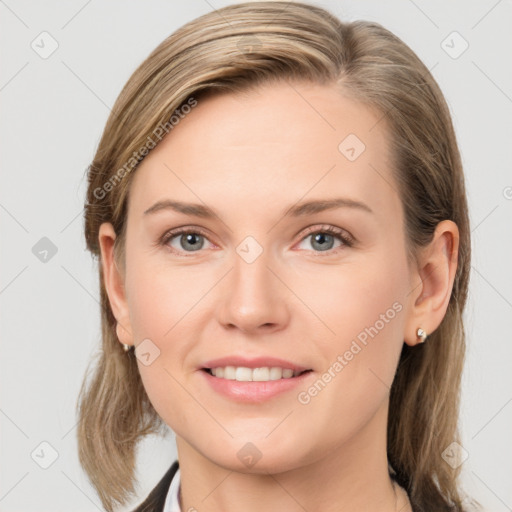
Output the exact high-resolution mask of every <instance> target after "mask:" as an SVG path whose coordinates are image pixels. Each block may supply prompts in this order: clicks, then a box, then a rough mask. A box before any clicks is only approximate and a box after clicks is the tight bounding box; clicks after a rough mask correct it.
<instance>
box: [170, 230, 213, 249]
mask: <svg viewBox="0 0 512 512" xmlns="http://www.w3.org/2000/svg"><path fill="white" fill-rule="evenodd" d="M205 240H208V239H207V237H206V234H205V233H203V232H202V231H201V230H199V229H197V228H194V229H191V228H187V229H185V228H179V229H175V230H172V231H168V232H167V233H166V234H165V235H164V236H163V237H162V240H161V242H160V243H161V244H162V245H165V246H167V247H169V248H170V249H171V250H172V251H173V252H176V253H180V252H188V253H190V252H198V251H200V250H201V249H203V247H204V246H205ZM209 243H211V242H209ZM212 245H213V244H212Z"/></svg>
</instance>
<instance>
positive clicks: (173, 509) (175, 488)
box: [163, 468, 181, 512]
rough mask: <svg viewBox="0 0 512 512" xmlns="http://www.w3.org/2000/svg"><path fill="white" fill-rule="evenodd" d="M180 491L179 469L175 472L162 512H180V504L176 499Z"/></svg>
mask: <svg viewBox="0 0 512 512" xmlns="http://www.w3.org/2000/svg"><path fill="white" fill-rule="evenodd" d="M179 490H180V469H179V468H178V469H177V470H176V473H175V474H174V477H173V479H172V482H171V485H170V486H169V491H168V492H167V497H166V498H165V505H164V510H163V512H181V508H180V502H179V499H178V493H179Z"/></svg>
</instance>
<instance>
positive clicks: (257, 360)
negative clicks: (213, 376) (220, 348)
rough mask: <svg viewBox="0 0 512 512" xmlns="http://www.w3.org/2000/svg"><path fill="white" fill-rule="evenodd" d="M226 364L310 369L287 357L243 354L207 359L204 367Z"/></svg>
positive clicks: (217, 366) (223, 365)
mask: <svg viewBox="0 0 512 512" xmlns="http://www.w3.org/2000/svg"><path fill="white" fill-rule="evenodd" d="M225 366H237V367H240V366H243V367H245V368H263V367H269V368H272V367H278V368H290V369H291V370H293V371H299V372H303V371H305V370H310V369H311V368H308V367H306V366H302V365H299V364H296V363H292V362H291V361H286V360H285V359H279V358H277V357H267V356H260V357H252V358H247V357H242V356H227V357H221V358H219V359H212V360H210V361H206V362H205V363H204V364H203V366H202V368H208V369H211V368H223V367H225Z"/></svg>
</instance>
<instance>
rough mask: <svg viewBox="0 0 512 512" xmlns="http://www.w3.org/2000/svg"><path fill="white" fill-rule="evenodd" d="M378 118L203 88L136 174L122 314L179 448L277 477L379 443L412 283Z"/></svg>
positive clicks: (315, 92) (290, 93)
mask: <svg viewBox="0 0 512 512" xmlns="http://www.w3.org/2000/svg"><path fill="white" fill-rule="evenodd" d="M385 130H386V126H385V122H384V119H381V116H380V115H378V114H375V113H373V112H372V111H370V110H368V109H367V108H365V107H364V106H362V105H360V104H357V103H355V102H353V101H352V100H348V99H346V98H344V97H343V96H341V95H340V93H339V92H337V91H336V89H335V88H334V87H333V86H320V85H305V84H294V85H293V87H292V86H291V85H287V84H279V85H275V84H274V85H267V86H265V87H261V88H259V89H258V90H257V91H252V92H250V93H245V94H238V95H234V94H225V95H221V96H214V97H210V98H208V99H205V100H199V102H198V105H197V106H196V107H195V108H194V109H192V111H191V112H190V113H189V114H188V115H187V116H185V117H184V119H181V120H180V122H179V124H177V125H175V126H174V128H173V130H172V132H171V134H170V135H169V136H168V137H166V138H165V139H164V140H163V141H162V142H161V143H160V144H159V145H158V146H157V147H156V148H155V149H153V150H152V151H151V152H150V154H149V155H148V156H147V157H146V159H145V160H144V161H143V162H142V163H141V165H140V166H139V168H138V169H137V171H136V173H135V175H134V177H133V182H132V184H131V188H130V197H129V208H128V217H127V219H128V220H127V236H126V274H125V277H124V279H125V281H124V285H125V288H124V293H125V299H126V318H123V319H122V322H123V325H124V327H125V328H127V330H128V331H129V332H130V336H129V338H130V340H131V341H132V343H134V344H135V345H136V346H138V348H137V356H138V366H139V370H140V374H141V377H142V380H143V383H144V386H145V389H146V391H147V394H148V396H149V399H150V400H151V402H152V404H153V406H154V407H155V409H156V411H157V412H158V414H159V415H160V416H161V417H162V419H163V420H164V421H165V422H166V423H167V424H168V425H169V426H170V427H171V428H172V430H173V431H174V432H175V433H176V435H177V440H178V448H179V449H183V450H185V449H188V450H194V452H195V453H197V454H198V456H200V457H204V458H206V459H208V460H209V461H211V462H213V463H215V464H218V465H220V466H223V467H226V468H231V469H236V470H238V471H249V472H265V471H272V472H276V471H284V470H287V469H293V468H297V467H300V466H302V465H304V464H308V463H311V462H314V461H316V460H319V459H320V458H322V457H325V456H326V455H328V454H333V453H336V451H337V450H342V449H343V450H345V451H344V454H346V453H348V452H347V450H348V449H349V447H352V448H354V449H356V448H357V450H361V449H367V448H369V447H370V444H371V443H375V442H378V443H379V446H381V447H384V446H385V444H383V443H385V429H386V421H387V409H388V396H389V388H390V386H391V383H392V381H393V377H394V374H395V370H396V366H397V363H398V359H399V355H400V351H401V349H402V345H403V343H404V336H405V333H406V331H407V322H408V316H409V313H410V309H411V304H412V301H414V298H415V297H416V295H415V294H414V293H412V294H411V293H410V292H411V291H412V290H413V288H414V286H415V285H416V284H417V281H416V275H415V274H414V273H412V271H411V270H410V268H409V267H408V263H407V259H406V248H405V238H404V218H403V212H402V205H401V200H400V197H399V195H398V192H397V189H398V187H397V185H396V184H395V181H394V179H393V176H392V171H391V167H390V165H391V163H390V154H389V149H388V144H387V139H386V137H387V132H386V131H385ZM171 203H175V207H174V208H173V207H171V206H170V205H171ZM166 204H167V206H166ZM176 205H178V206H176ZM192 205H193V206H192ZM178 229H179V230H184V231H185V232H186V233H189V234H188V236H187V234H185V235H183V234H179V232H178ZM171 231H173V233H169V232H171ZM123 341H125V340H123ZM226 367H235V369H230V368H226ZM237 367H241V368H242V369H236V368H237ZM262 367H263V368H272V367H274V368H284V369H286V370H288V371H285V372H284V376H283V375H282V373H281V372H280V370H268V369H263V370H256V371H253V368H262ZM206 368H209V369H212V368H223V370H218V372H219V375H223V377H221V376H213V375H211V374H210V373H209V371H207V370H205V369H206ZM243 368H245V369H243ZM247 368H249V369H247ZM289 370H294V371H295V374H297V373H299V372H300V371H303V370H309V371H307V372H305V373H302V374H301V375H300V376H294V377H291V378H289V374H290V371H289ZM226 377H229V378H226ZM232 377H235V380H232ZM280 377H282V378H280ZM247 378H254V379H261V380H256V381H252V382H244V381H243V380H244V379H247ZM238 379H242V381H239V380H238ZM268 379H276V380H268ZM277 379H279V380H277ZM376 440H377V441H376ZM371 446H376V445H375V444H372V445H371ZM354 453H355V452H354ZM357 453H361V452H360V451H358V452H357ZM255 461H257V464H256V465H255V466H254V468H253V467H252V465H253V464H254V462H255Z"/></svg>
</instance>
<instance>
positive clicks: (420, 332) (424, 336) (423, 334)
mask: <svg viewBox="0 0 512 512" xmlns="http://www.w3.org/2000/svg"><path fill="white" fill-rule="evenodd" d="M416 336H418V338H419V339H420V343H424V342H425V340H426V339H427V333H426V332H425V331H424V330H423V329H422V328H421V327H420V328H419V329H418V330H417V331H416Z"/></svg>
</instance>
